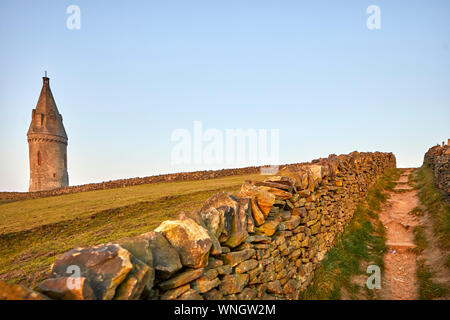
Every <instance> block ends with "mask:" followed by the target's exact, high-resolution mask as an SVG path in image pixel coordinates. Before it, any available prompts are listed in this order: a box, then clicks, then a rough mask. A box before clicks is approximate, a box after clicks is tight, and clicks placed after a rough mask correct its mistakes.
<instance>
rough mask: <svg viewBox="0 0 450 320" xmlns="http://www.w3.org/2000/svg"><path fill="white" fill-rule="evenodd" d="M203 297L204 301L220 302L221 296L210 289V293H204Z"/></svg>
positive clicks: (216, 291) (217, 291) (215, 290)
mask: <svg viewBox="0 0 450 320" xmlns="http://www.w3.org/2000/svg"><path fill="white" fill-rule="evenodd" d="M203 297H204V298H205V299H206V300H222V299H223V294H222V293H221V292H220V291H219V290H217V289H212V290H211V291H208V292H206V293H204V294H203Z"/></svg>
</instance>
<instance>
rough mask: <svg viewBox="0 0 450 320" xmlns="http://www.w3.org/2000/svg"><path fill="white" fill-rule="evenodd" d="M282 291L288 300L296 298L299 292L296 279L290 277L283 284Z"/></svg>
mask: <svg viewBox="0 0 450 320" xmlns="http://www.w3.org/2000/svg"><path fill="white" fill-rule="evenodd" d="M283 293H284V295H285V297H286V299H288V300H298V299H299V296H300V293H299V290H298V286H297V281H295V280H293V279H290V280H288V281H287V282H286V284H285V285H284V286H283Z"/></svg>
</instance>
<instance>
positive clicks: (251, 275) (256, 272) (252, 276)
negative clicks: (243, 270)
mask: <svg viewBox="0 0 450 320" xmlns="http://www.w3.org/2000/svg"><path fill="white" fill-rule="evenodd" d="M263 270H264V269H263V267H262V266H257V267H256V268H254V269H252V270H250V271H249V272H248V275H249V283H250V284H253V283H256V282H255V281H257V279H258V278H257V277H258V275H260V274H261V273H262V272H263Z"/></svg>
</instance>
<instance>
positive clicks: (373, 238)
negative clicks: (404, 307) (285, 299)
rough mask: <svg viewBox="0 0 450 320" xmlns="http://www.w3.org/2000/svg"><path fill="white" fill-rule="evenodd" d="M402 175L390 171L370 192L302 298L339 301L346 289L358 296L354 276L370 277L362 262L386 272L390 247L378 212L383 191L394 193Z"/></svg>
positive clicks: (358, 288)
mask: <svg viewBox="0 0 450 320" xmlns="http://www.w3.org/2000/svg"><path fill="white" fill-rule="evenodd" d="M399 176H400V173H399V171H398V170H397V169H389V170H387V171H386V173H385V174H384V175H383V176H382V177H381V178H380V179H378V181H377V182H376V183H375V184H374V185H373V186H372V187H371V188H370V189H369V192H368V194H367V197H366V199H365V201H363V202H362V203H361V204H360V205H359V206H358V207H357V209H356V211H355V213H354V215H353V218H352V220H351V221H350V223H349V224H348V225H347V226H346V228H345V230H344V232H343V233H342V234H341V235H340V236H339V237H338V238H337V240H336V242H335V245H334V246H333V248H331V249H330V250H329V251H328V253H327V256H326V257H325V259H324V260H323V261H322V264H321V266H320V267H319V268H318V269H317V270H316V271H315V274H314V278H313V281H312V283H311V284H310V285H309V286H308V288H307V289H306V290H305V292H304V293H303V294H302V299H313V300H324V299H332V300H337V299H340V298H341V289H342V288H345V289H346V290H347V292H349V293H350V295H351V296H352V297H354V295H355V294H356V293H357V292H358V291H359V290H360V288H361V287H359V286H358V285H355V284H354V283H352V282H351V277H352V276H354V275H360V274H366V270H362V268H361V264H362V262H368V263H370V264H375V265H378V266H379V267H380V269H381V270H383V267H384V265H383V254H384V252H386V250H387V248H386V245H385V229H384V227H383V225H382V224H381V222H380V221H379V220H378V214H377V212H378V211H379V210H380V208H381V204H382V203H383V202H385V201H386V200H387V199H388V195H387V194H385V193H384V192H383V191H384V190H393V188H394V187H395V183H393V181H395V180H397V179H398V177H399ZM368 291H369V290H366V292H367V293H368V294H367V296H368V297H369V298H375V297H374V294H373V292H370V293H369V292H368ZM372 291H373V290H372Z"/></svg>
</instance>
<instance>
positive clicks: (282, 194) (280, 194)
mask: <svg viewBox="0 0 450 320" xmlns="http://www.w3.org/2000/svg"><path fill="white" fill-rule="evenodd" d="M259 188H261V189H263V190H266V191H268V192H270V193H272V194H274V195H275V198H276V199H279V200H286V199H290V198H291V197H292V193H290V192H288V191H284V190H281V189H278V188H272V187H265V186H261V187H259Z"/></svg>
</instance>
